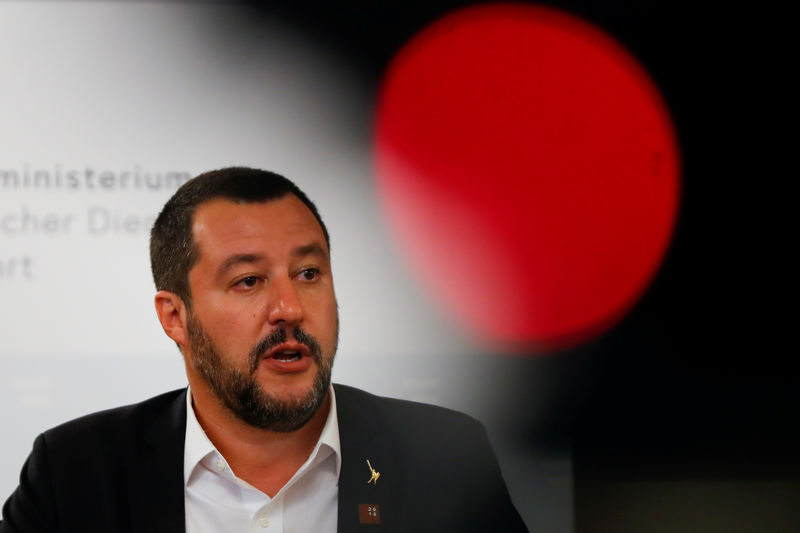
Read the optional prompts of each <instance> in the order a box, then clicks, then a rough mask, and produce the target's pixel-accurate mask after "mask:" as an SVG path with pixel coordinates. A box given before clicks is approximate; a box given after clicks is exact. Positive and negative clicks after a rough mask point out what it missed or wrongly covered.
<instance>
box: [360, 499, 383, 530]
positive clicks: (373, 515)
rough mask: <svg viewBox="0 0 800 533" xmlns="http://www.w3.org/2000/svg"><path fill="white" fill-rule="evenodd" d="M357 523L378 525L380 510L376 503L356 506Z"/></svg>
mask: <svg viewBox="0 0 800 533" xmlns="http://www.w3.org/2000/svg"><path fill="white" fill-rule="evenodd" d="M358 523H359V524H369V525H378V524H380V523H381V509H380V507H378V504H376V503H359V504H358Z"/></svg>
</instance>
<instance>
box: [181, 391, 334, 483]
mask: <svg viewBox="0 0 800 533" xmlns="http://www.w3.org/2000/svg"><path fill="white" fill-rule="evenodd" d="M191 391H192V406H193V407H194V413H195V416H196V417H197V421H198V422H199V423H200V426H201V427H202V428H203V430H204V431H205V433H206V435H207V436H208V438H209V440H210V441H211V443H212V444H213V445H214V447H215V448H216V449H217V450H218V451H219V453H221V454H222V456H223V457H225V460H226V461H228V464H229V465H230V466H231V468H232V469H233V472H234V473H235V474H236V475H237V476H238V477H239V478H241V479H243V480H245V481H247V482H248V483H250V484H251V485H253V486H254V487H256V488H257V489H259V490H261V491H262V492H264V493H265V494H267V495H268V496H270V497H273V496H275V494H277V492H278V491H279V490H280V489H281V488H282V487H283V486H284V485H285V484H286V483H287V482H288V481H289V480H290V479H291V478H292V476H293V475H294V473H295V472H297V470H298V469H299V468H300V467H301V466H302V465H303V463H305V462H306V460H307V459H308V457H309V455H311V452H312V451H313V450H314V446H316V444H317V441H318V440H319V437H320V435H321V434H322V429H323V427H324V426H325V422H326V421H327V419H328V412H329V411H330V402H331V397H330V392H328V393H327V394H326V395H325V399H324V400H323V402H322V404H321V405H320V407H319V409H317V412H316V413H314V416H312V417H311V420H309V421H308V422H307V423H306V424H305V425H303V427H301V428H300V429H298V430H296V431H292V432H288V433H279V432H275V431H269V430H265V429H260V428H256V427H253V426H251V425H249V424H247V423H245V422H243V421H242V420H240V419H239V418H237V417H236V416H235V415H234V414H233V413H231V412H230V411H229V410H228V409H227V408H225V407H223V406H222V405H221V403H220V402H219V401H218V400H217V398H216V396H214V395H213V392H211V391H210V390H208V388H207V387H205V386H203V384H198V386H197V388H195V385H194V384H192V388H191Z"/></svg>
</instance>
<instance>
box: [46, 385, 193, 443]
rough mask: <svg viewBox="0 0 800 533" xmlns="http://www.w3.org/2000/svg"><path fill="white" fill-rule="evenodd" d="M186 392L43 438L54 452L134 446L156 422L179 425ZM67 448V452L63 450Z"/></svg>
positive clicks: (106, 413) (93, 417)
mask: <svg viewBox="0 0 800 533" xmlns="http://www.w3.org/2000/svg"><path fill="white" fill-rule="evenodd" d="M185 394H186V389H178V390H174V391H170V392H166V393H164V394H160V395H158V396H155V397H153V398H149V399H147V400H145V401H142V402H139V403H135V404H131V405H125V406H122V407H115V408H112V409H106V410H103V411H98V412H96V413H91V414H88V415H84V416H81V417H79V418H76V419H74V420H70V421H68V422H64V423H63V424H60V425H58V426H55V427H53V428H51V429H48V430H47V431H45V432H44V433H43V434H42V438H43V439H44V440H45V441H46V442H47V443H48V444H49V445H50V447H52V448H53V449H71V448H72V447H73V446H75V445H76V444H78V443H80V445H81V446H86V447H89V448H91V447H92V446H93V445H94V444H97V445H102V446H103V447H104V448H106V449H108V448H109V445H110V444H112V443H114V442H119V441H122V442H125V443H126V447H127V446H130V445H131V444H132V443H133V442H134V441H135V440H136V439H134V436H142V435H145V434H146V432H147V430H148V428H149V426H150V425H151V424H152V422H153V421H154V420H158V419H160V418H164V419H165V422H167V423H169V422H170V420H169V419H170V418H174V419H175V420H174V422H179V414H180V413H181V412H182V411H181V409H180V407H181V404H179V402H180V401H181V399H183V400H184V401H185ZM62 446H63V448H62Z"/></svg>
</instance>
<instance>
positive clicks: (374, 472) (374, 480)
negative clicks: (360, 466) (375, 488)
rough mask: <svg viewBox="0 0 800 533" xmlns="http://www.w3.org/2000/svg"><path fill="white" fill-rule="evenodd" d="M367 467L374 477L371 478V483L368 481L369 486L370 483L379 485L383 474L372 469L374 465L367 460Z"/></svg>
mask: <svg viewBox="0 0 800 533" xmlns="http://www.w3.org/2000/svg"><path fill="white" fill-rule="evenodd" d="M367 466H368V467H369V471H370V472H372V476H371V477H370V478H369V481H367V485H369V484H370V483H372V484H373V485H377V484H378V478H379V477H381V473H380V472H378V471H377V470H375V469H374V468H372V465H371V464H370V463H369V459H367Z"/></svg>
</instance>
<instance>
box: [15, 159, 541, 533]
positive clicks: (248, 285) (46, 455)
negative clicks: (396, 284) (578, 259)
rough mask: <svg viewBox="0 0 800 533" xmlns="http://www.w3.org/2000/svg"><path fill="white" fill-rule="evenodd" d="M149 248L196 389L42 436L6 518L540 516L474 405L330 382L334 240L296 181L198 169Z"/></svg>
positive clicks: (403, 526)
mask: <svg viewBox="0 0 800 533" xmlns="http://www.w3.org/2000/svg"><path fill="white" fill-rule="evenodd" d="M150 256H151V264H152V270H153V277H154V280H155V284H156V287H157V289H158V292H157V294H156V297H155V306H156V312H157V314H158V318H159V320H160V322H161V325H162V326H163V328H164V331H165V332H166V334H167V335H168V336H169V337H170V338H171V339H172V340H173V341H175V343H176V344H177V345H178V347H179V348H180V350H181V352H182V354H183V358H184V363H185V366H186V375H187V377H188V381H189V388H188V390H179V391H174V392H170V393H167V394H164V395H161V396H158V397H156V398H152V399H150V400H147V401H145V402H142V403H140V404H137V405H132V406H128V407H122V408H118V409H113V410H110V411H105V412H101V413H96V414H93V415H89V416H86V417H83V418H80V419H78V420H74V421H72V422H68V423H66V424H64V425H62V426H59V427H56V428H54V429H51V430H49V431H46V432H45V433H43V434H42V435H40V436H39V437H38V438H37V439H36V441H35V443H34V447H33V451H32V453H31V455H30V457H29V458H28V460H27V461H26V463H25V466H24V467H23V469H22V474H21V476H20V485H19V487H18V488H17V490H16V491H15V492H14V494H12V495H11V497H10V498H9V500H8V501H7V502H6V504H5V506H4V507H3V518H4V521H3V522H2V524H0V533H7V532H33V531H37V532H38V531H48V532H67V531H69V532H72V531H75V532H78V531H80V532H87V531H103V532H116V531H120V532H138V531H141V532H149V533H152V532H158V531H165V532H166V531H186V532H187V533H198V532H234V531H286V532H294V531H309V532H315V533H317V532H334V531H340V532H348V531H359V530H361V529H365V530H367V531H395V532H411V531H415V532H417V531H431V532H433V531H435V532H442V531H503V532H505V531H525V526H524V525H523V523H522V521H521V520H520V517H519V515H518V514H517V512H516V510H515V509H514V507H513V505H512V504H511V501H510V499H509V496H508V492H507V490H506V488H505V484H504V482H503V480H502V477H501V475H500V472H499V469H498V467H497V463H496V460H495V458H494V455H493V453H492V451H491V448H490V446H489V444H488V441H487V438H486V434H485V431H484V430H483V429H482V427H481V426H480V424H478V423H477V422H476V421H474V420H473V419H471V418H469V417H467V416H465V415H462V414H459V413H455V412H452V411H449V410H446V409H442V408H438V407H432V406H426V405H422V404H416V403H412V402H404V401H399V400H391V399H386V398H379V397H376V396H372V395H370V394H368V393H366V392H363V391H359V390H356V389H353V388H350V387H345V386H339V385H336V386H331V384H330V381H331V367H332V365H333V359H334V355H335V352H336V346H337V339H338V327H339V323H338V320H339V319H338V312H337V307H336V297H335V293H334V288H333V279H332V274H331V265H330V241H329V236H328V232H327V229H326V228H325V225H324V223H323V222H322V219H321V218H320V216H319V213H318V212H317V209H316V207H315V206H314V204H313V203H312V202H311V201H310V200H309V199H308V198H307V197H306V195H305V194H304V193H303V192H302V191H301V190H300V189H298V188H297V186H296V185H294V184H293V183H292V182H290V181H289V180H287V179H285V178H283V177H281V176H278V175H276V174H273V173H270V172H266V171H261V170H254V169H248V168H228V169H223V170H217V171H213V172H208V173H206V174H202V175H200V176H198V177H196V178H194V179H193V180H190V181H189V182H187V183H186V184H184V185H183V186H182V187H181V188H180V189H179V190H178V191H177V192H176V193H175V195H174V196H173V197H172V198H171V199H170V200H169V201H168V202H167V204H166V205H165V206H164V209H163V210H162V212H161V214H160V215H159V217H158V219H157V220H156V222H155V224H154V226H153V230H152V233H151V243H150Z"/></svg>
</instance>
